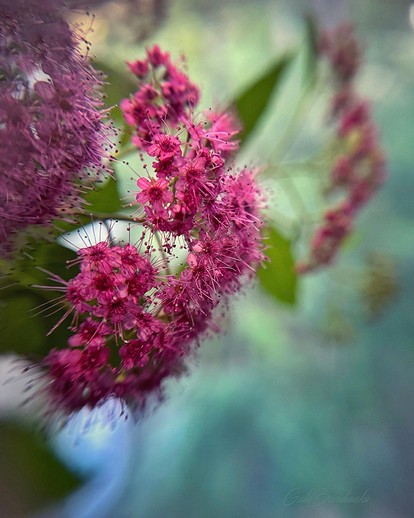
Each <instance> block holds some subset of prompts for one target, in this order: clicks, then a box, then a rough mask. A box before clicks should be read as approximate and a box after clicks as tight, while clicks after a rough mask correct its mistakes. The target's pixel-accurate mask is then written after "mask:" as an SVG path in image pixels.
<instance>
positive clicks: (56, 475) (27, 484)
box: [0, 422, 80, 517]
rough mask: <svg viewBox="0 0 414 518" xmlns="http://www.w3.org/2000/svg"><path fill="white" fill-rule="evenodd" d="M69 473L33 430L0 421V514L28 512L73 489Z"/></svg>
mask: <svg viewBox="0 0 414 518" xmlns="http://www.w3.org/2000/svg"><path fill="white" fill-rule="evenodd" d="M79 483H80V480H79V479H78V478H77V477H75V476H74V475H73V474H72V473H70V472H69V471H68V470H67V469H66V468H65V467H64V466H62V464H60V462H59V461H58V460H57V459H56V457H55V456H54V455H53V454H52V452H51V451H50V450H49V449H48V448H47V446H46V444H45V443H44V442H43V441H42V440H41V438H40V437H38V436H37V435H36V434H35V433H31V432H29V431H28V430H26V429H25V428H23V427H21V426H18V425H16V424H12V423H4V422H3V423H0V487H1V489H2V492H1V493H2V498H1V502H0V516H4V517H6V516H10V517H11V516H28V515H29V514H30V515H31V514H32V513H33V512H34V511H37V510H39V509H41V508H42V507H44V506H46V505H48V504H51V503H52V502H57V501H59V500H60V499H62V498H64V497H65V496H67V495H68V494H69V493H71V492H72V491H73V490H75V489H76V488H77V487H78V485H79Z"/></svg>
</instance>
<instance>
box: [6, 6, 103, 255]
mask: <svg viewBox="0 0 414 518" xmlns="http://www.w3.org/2000/svg"><path fill="white" fill-rule="evenodd" d="M61 8H62V5H61V4H60V3H59V2H53V1H52V0H50V1H48V0H42V1H35V0H13V1H9V0H0V142H1V144H0V149H1V158H0V167H1V175H2V182H1V185H0V255H5V254H7V253H8V252H9V250H10V249H11V247H12V241H13V238H14V236H15V235H16V234H17V233H18V232H19V231H21V230H22V229H24V228H26V227H27V226H28V225H32V224H47V223H49V222H50V221H51V219H53V218H55V217H57V216H59V217H65V214H68V213H71V212H73V211H76V210H78V209H79V208H80V206H81V199H80V196H79V189H80V188H81V185H82V183H83V184H85V182H87V183H88V185H89V183H90V178H91V177H92V178H96V174H97V173H98V172H99V171H100V170H101V167H102V156H103V149H102V146H103V142H104V138H105V137H104V134H105V131H104V124H103V122H102V120H103V119H102V117H103V112H102V111H100V110H99V108H100V104H101V103H100V100H99V95H98V87H99V86H100V82H99V80H98V79H97V76H96V75H95V73H94V71H93V70H92V68H91V67H90V66H89V64H88V61H87V58H86V57H84V56H82V55H81V53H80V50H79V46H78V41H77V36H75V34H74V33H73V31H72V30H71V28H70V27H69V25H68V24H67V22H66V21H65V20H64V19H63V13H62V9H61Z"/></svg>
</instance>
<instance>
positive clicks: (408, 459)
mask: <svg viewBox="0 0 414 518" xmlns="http://www.w3.org/2000/svg"><path fill="white" fill-rule="evenodd" d="M311 8H313V9H315V10H316V12H317V13H318V14H319V16H320V19H321V20H323V21H324V23H326V24H327V25H329V24H333V23H335V22H337V21H339V20H340V19H342V18H343V17H345V18H346V17H350V18H351V19H352V20H353V22H354V23H355V25H356V29H357V33H358V35H359V37H360V39H361V41H362V44H363V46H364V49H365V56H366V62H365V64H364V69H363V73H362V75H361V80H360V87H361V91H362V92H363V93H364V95H366V96H367V97H369V98H370V99H372V102H373V111H374V118H375V120H376V122H377V123H378V125H379V127H380V133H381V135H382V141H383V144H384V147H385V149H386V152H387V154H388V158H389V180H388V182H387V184H386V185H385V186H384V188H383V189H382V191H381V192H380V193H379V195H378V196H376V197H375V198H374V199H373V200H372V202H371V203H369V204H368V206H367V207H366V209H365V210H364V211H363V213H362V214H361V215H360V217H359V220H358V225H357V229H356V233H355V236H354V238H353V239H352V240H351V242H350V243H349V245H348V246H347V247H346V249H345V250H344V251H343V253H342V254H341V256H340V258H339V260H338V262H337V264H336V265H335V266H333V267H332V268H330V269H329V270H327V271H325V272H322V273H318V274H314V275H310V276H309V277H307V278H306V279H303V280H302V281H301V285H300V292H299V302H298V305H297V306H296V307H294V308H290V307H284V306H282V305H281V304H277V303H276V302H274V301H273V299H271V298H269V297H268V296H267V295H265V294H264V293H263V292H262V291H260V289H259V287H257V286H256V287H252V288H249V289H247V290H246V291H245V293H244V294H243V295H242V296H240V297H239V300H237V301H235V302H234V304H233V305H232V307H231V308H230V312H229V316H228V318H227V320H226V321H225V322H222V327H223V330H224V334H223V335H221V336H220V337H218V338H215V339H212V340H209V341H207V342H206V343H204V344H203V345H202V348H201V350H200V354H199V357H198V358H197V360H196V361H194V362H193V363H192V364H191V366H190V372H189V375H188V376H187V377H186V378H185V379H182V380H179V381H173V382H170V384H169V385H168V398H167V400H166V402H164V403H163V404H162V405H161V406H160V407H159V408H158V409H157V410H156V411H155V412H154V413H153V414H152V415H149V416H146V417H144V418H143V419H142V420H141V421H140V422H139V423H138V424H136V425H134V424H133V423H132V422H131V421H126V422H119V423H118V424H116V425H115V426H114V427H113V428H110V427H108V426H104V427H103V428H102V427H99V426H97V425H90V426H89V427H88V430H87V431H85V430H83V432H82V433H80V434H79V428H80V427H79V426H75V425H74V426H72V427H71V428H70V429H68V430H66V431H64V432H63V433H62V434H61V435H60V436H59V437H58V439H57V440H56V444H55V447H56V449H57V451H58V452H59V454H60V455H61V456H62V457H64V458H65V459H66V461H67V462H68V463H69V464H70V465H71V466H73V467H74V468H75V469H76V470H80V471H83V472H84V473H88V474H90V477H91V478H90V481H89V482H88V483H87V484H86V485H85V487H84V488H82V489H81V490H80V491H79V492H78V493H76V494H75V495H73V496H72V497H71V498H69V499H68V500H67V501H66V503H65V504H64V506H63V507H60V508H59V509H51V510H50V511H49V512H48V513H47V514H46V515H47V516H67V517H76V518H98V517H99V518H104V517H114V518H164V517H165V518H187V517H188V518H236V517H237V518H251V517H254V518H273V517H275V518H279V517H281V518H284V517H288V518H343V517H344V518H347V517H369V518H371V517H372V518H409V517H411V516H414V493H413V491H412V488H413V487H414V448H413V439H412V432H413V429H414V419H413V407H414V392H413V388H412V381H411V378H412V367H413V365H414V352H413V351H414V350H413V338H414V326H413V308H414V304H413V293H414V275H413V273H414V255H413V251H414V231H413V226H414V225H413V224H414V203H413V196H414V174H413V162H414V153H413V127H414V88H413V85H414V32H413V28H412V25H411V24H410V13H411V23H412V22H413V20H412V18H413V16H414V14H413V12H414V11H413V9H414V8H411V10H410V2H408V1H402V0H389V1H384V0H364V1H362V2H361V1H357V0H354V1H349V2H334V1H333V0H332V1H317V0H315V1H313V2H311V1H309V2H305V1H303V2H300V1H298V0H295V1H290V2H282V1H275V0H273V1H264V0H263V1H255V2H252V1H250V2H249V1H248V0H243V1H240V0H239V1H229V0H221V1H217V0H209V1H208V2H206V1H202V0H180V1H178V0H177V1H175V2H172V5H171V9H170V12H169V14H168V16H167V17H166V19H165V21H164V23H163V26H162V27H161V29H160V30H159V31H158V32H157V33H154V34H152V35H151V37H150V39H149V40H148V41H145V42H144V45H149V44H150V43H152V42H157V43H159V44H160V45H161V46H163V47H164V48H165V49H167V50H169V51H170V52H171V53H172V54H173V55H175V56H178V54H179V53H181V52H182V53H185V55H186V56H187V59H188V70H189V74H190V76H191V78H192V79H193V80H194V81H195V82H198V83H199V84H200V85H201V88H202V92H203V99H202V105H203V106H206V107H207V106H211V105H213V106H214V105H217V104H219V105H225V104H226V102H227V101H229V100H230V99H232V98H234V96H235V95H237V93H238V92H240V91H241V90H242V89H243V88H244V87H245V86H247V85H248V84H249V83H250V82H251V81H253V80H254V79H255V77H256V76H257V75H258V74H260V73H261V72H263V71H264V70H265V69H266V67H267V65H269V64H270V63H271V62H272V61H273V60H274V58H275V56H277V55H278V54H280V53H281V52H283V51H284V50H286V49H289V48H295V47H296V46H298V44H300V42H301V39H302V38H303V14H305V13H307V12H308V11H309V10H310V9H311ZM107 9H108V11H107V12H110V11H109V9H110V6H109V7H108V8H107ZM108 20H109V21H108ZM95 23H96V25H95V31H96V35H95V38H96V41H95V42H94V47H93V48H94V51H95V53H96V55H97V58H98V59H99V60H101V61H103V62H106V63H110V64H111V66H113V67H114V68H119V69H120V70H122V67H123V63H124V60H125V59H133V58H137V57H140V56H142V52H143V50H142V49H143V46H142V45H137V44H134V43H133V40H134V37H133V36H134V35H133V34H132V33H131V32H129V33H127V35H126V36H125V35H124V36H125V38H122V34H121V33H122V28H121V27H117V26H116V24H115V23H111V21H110V17H109V18H104V17H102V18H99V17H98V18H97V20H96V22H95ZM127 40H128V41H127ZM289 81H290V87H289V88H288V89H287V91H286V89H285V91H284V92H283V93H282V97H281V98H279V100H275V103H274V104H275V105H274V111H271V112H270V113H269V114H268V116H267V117H266V119H265V120H264V121H262V122H261V125H260V128H258V130H257V132H256V134H255V136H254V138H252V139H251V140H250V142H249V144H248V146H247V147H246V149H245V150H244V154H243V157H242V159H243V161H245V162H247V163H249V164H261V163H264V162H266V161H268V160H269V158H270V157H271V152H272V149H273V148H274V147H275V146H276V144H277V142H278V139H280V135H282V134H283V129H284V127H285V126H286V124H287V121H288V119H289V116H290V110H291V109H292V106H293V104H294V101H295V99H296V98H295V96H297V84H296V79H295V76H292V78H291V79H289ZM326 95H327V94H324V92H322V93H321V96H320V97H319V98H318V99H317V100H316V101H315V105H314V107H312V109H311V110H310V111H309V113H308V114H307V118H306V119H305V122H304V124H303V125H302V127H301V132H300V135H299V138H298V139H297V140H296V141H295V142H294V143H293V145H292V146H291V147H290V149H289V151H288V154H287V156H286V158H287V159H289V158H290V159H296V158H298V157H299V158H302V157H303V156H305V155H306V153H307V152H308V151H309V150H311V149H312V146H318V145H319V144H320V143H321V139H323V118H322V114H323V101H324V100H326ZM283 96H284V97H283ZM324 96H325V97H324ZM268 182H269V180H268ZM270 184H271V182H270ZM272 189H273V194H272V197H271V202H272V204H274V205H275V206H278V204H279V202H278V195H279V192H278V188H277V187H274V186H272ZM280 196H282V194H280ZM272 206H273V205H272ZM272 206H271V208H270V213H271V211H272ZM372 254H377V255H376V256H374V257H376V258H377V262H376V263H375V264H377V265H378V261H379V264H380V265H384V264H385V265H386V269H385V273H384V271H383V270H381V268H380V272H379V274H378V275H377V276H375V275H374V274H373V273H372V268H371V270H370V267H369V265H370V264H371V266H372V261H373V259H372V257H373V255H372ZM370 258H371V259H370ZM378 258H379V259H378ZM370 261H371V263H370ZM370 272H371V273H370ZM381 272H383V276H381ZM370 275H371V276H370ZM389 277H390V278H391V279H392V282H391V284H390V285H391V286H392V287H394V288H395V287H397V286H398V289H397V290H396V292H395V294H394V297H393V298H392V300H391V301H390V304H389V305H388V306H387V307H384V308H383V310H382V311H379V313H375V315H373V313H372V312H371V311H369V308H370V306H369V305H367V300H369V297H368V299H367V283H368V281H370V280H371V283H370V284H369V289H371V291H372V290H373V293H374V295H371V298H372V297H374V298H375V296H376V295H375V293H376V292H375V289H376V288H378V289H379V292H381V290H380V288H381V286H382V285H383V284H384V282H386V281H387V279H389ZM384 279H385V280H384ZM381 283H382V284H381ZM364 294H365V296H364ZM94 426H95V427H94ZM46 515H42V516H46Z"/></svg>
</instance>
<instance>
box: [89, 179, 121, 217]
mask: <svg viewBox="0 0 414 518" xmlns="http://www.w3.org/2000/svg"><path fill="white" fill-rule="evenodd" d="M85 200H86V202H87V205H86V206H85V209H86V212H91V213H96V212H105V213H111V212H117V211H118V210H120V209H122V203H121V200H120V199H119V194H118V187H117V183H116V180H115V179H114V178H112V177H109V178H108V179H107V180H106V182H105V183H104V184H103V186H102V187H100V186H99V185H98V186H97V187H96V190H95V191H92V192H90V193H88V194H87V195H86V196H85Z"/></svg>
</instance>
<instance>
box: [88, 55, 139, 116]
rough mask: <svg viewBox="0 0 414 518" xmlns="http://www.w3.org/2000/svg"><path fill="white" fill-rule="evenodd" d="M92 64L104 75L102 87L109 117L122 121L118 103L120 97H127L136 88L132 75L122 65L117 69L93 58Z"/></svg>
mask: <svg viewBox="0 0 414 518" xmlns="http://www.w3.org/2000/svg"><path fill="white" fill-rule="evenodd" d="M93 65H94V67H95V68H96V69H98V70H100V71H101V72H103V74H104V75H105V80H104V88H103V90H104V94H105V105H106V106H107V107H108V108H111V113H110V115H111V118H112V119H114V120H116V121H117V122H124V117H123V115H122V112H121V109H120V108H119V106H118V105H119V103H120V102H121V100H122V99H124V98H125V97H129V96H130V95H131V93H132V92H134V91H135V90H136V89H137V85H136V83H135V81H134V79H133V76H132V75H131V74H129V73H128V72H127V71H126V70H125V67H124V66H123V67H122V69H118V68H115V67H113V66H111V65H109V64H108V63H107V62H103V61H100V60H94V62H93Z"/></svg>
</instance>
